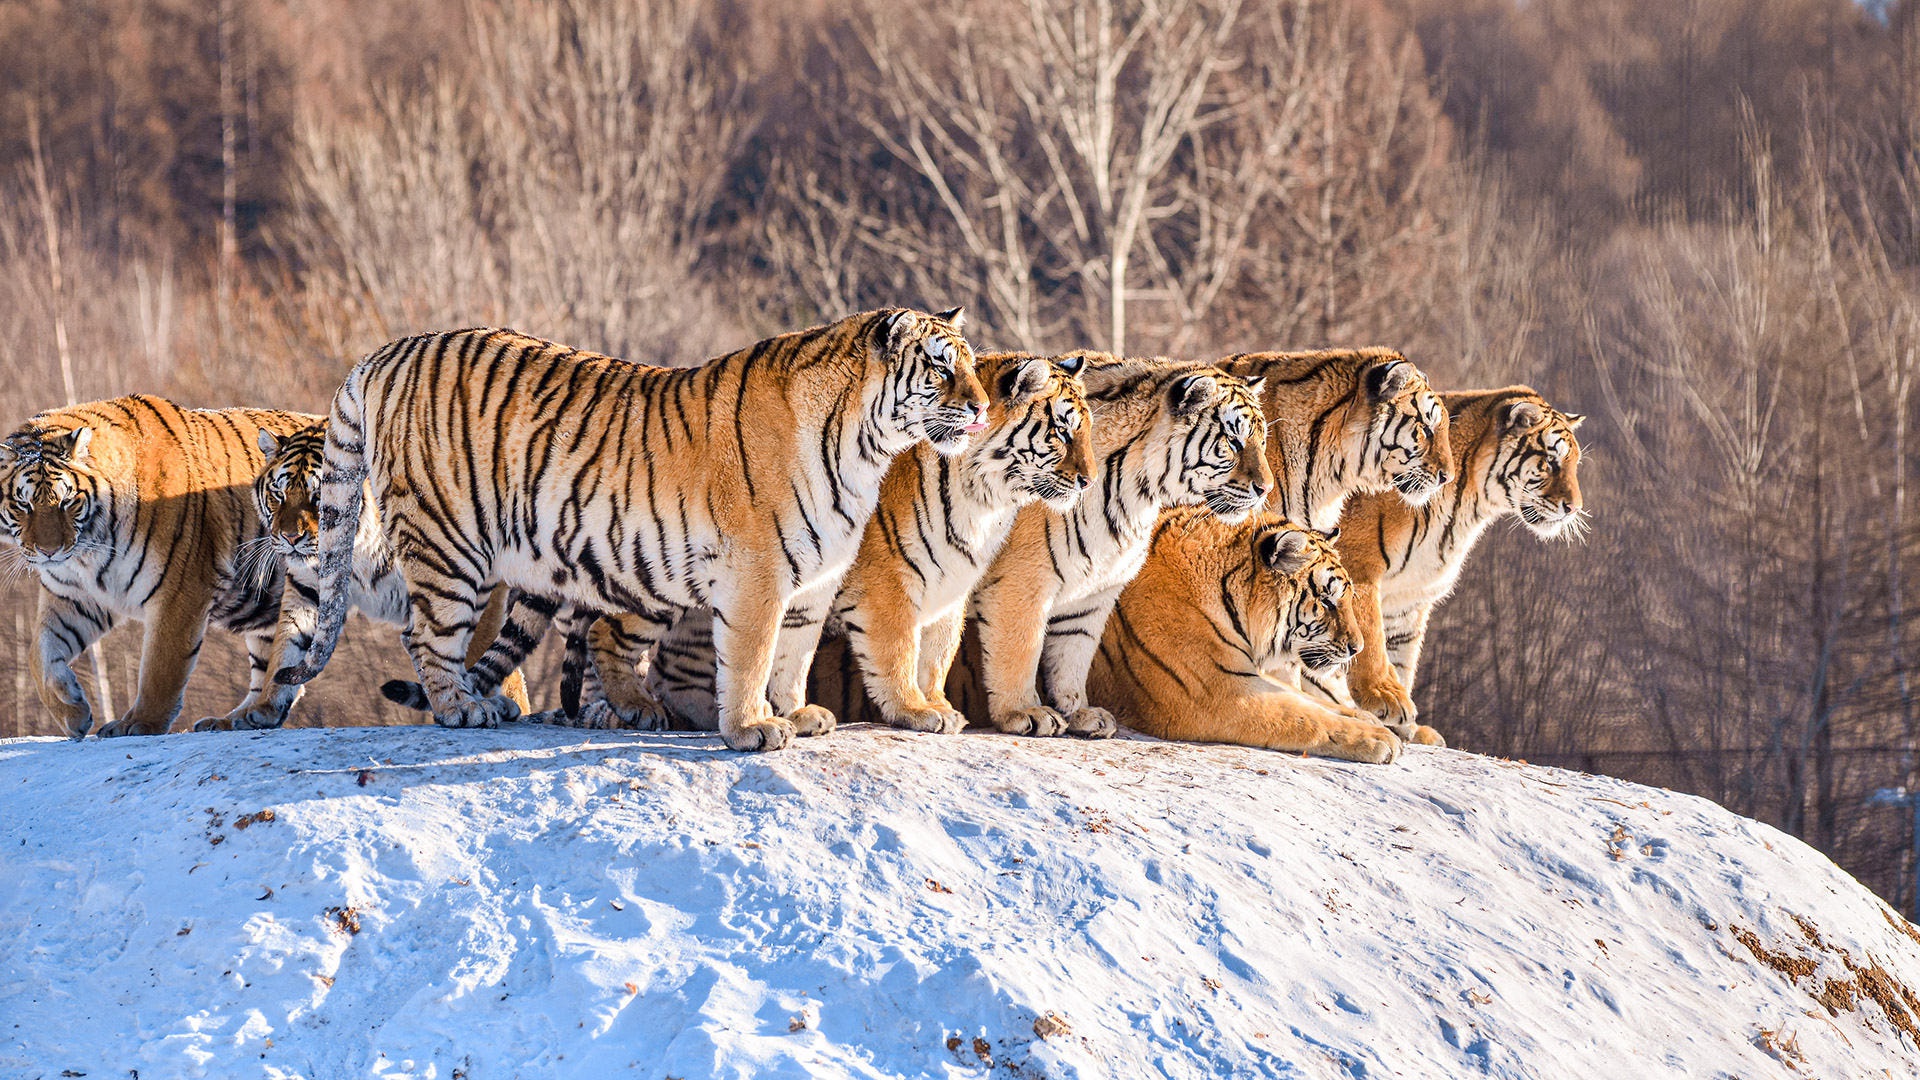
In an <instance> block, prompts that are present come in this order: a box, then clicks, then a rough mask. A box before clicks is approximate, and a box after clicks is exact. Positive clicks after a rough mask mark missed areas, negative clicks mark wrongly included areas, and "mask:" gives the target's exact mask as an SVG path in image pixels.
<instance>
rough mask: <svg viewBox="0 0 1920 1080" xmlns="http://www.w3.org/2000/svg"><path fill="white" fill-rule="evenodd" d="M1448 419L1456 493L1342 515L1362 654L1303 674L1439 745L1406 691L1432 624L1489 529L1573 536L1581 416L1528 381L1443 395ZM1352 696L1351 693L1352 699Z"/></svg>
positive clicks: (1371, 505) (1382, 500)
mask: <svg viewBox="0 0 1920 1080" xmlns="http://www.w3.org/2000/svg"><path fill="white" fill-rule="evenodd" d="M1440 398H1441V402H1442V404H1443V405H1445V407H1446V409H1447V411H1448V413H1449V414H1451V416H1452V427H1453V462H1452V464H1451V466H1450V471H1451V472H1452V473H1453V474H1454V475H1456V476H1458V477H1459V478H1460V479H1459V482H1458V483H1456V484H1455V485H1454V487H1453V490H1452V491H1451V492H1450V493H1448V494H1446V495H1444V496H1442V497H1441V498H1438V499H1433V500H1431V501H1429V502H1427V503H1425V504H1423V505H1421V506H1418V507H1408V506H1406V505H1405V504H1404V503H1403V502H1402V501H1401V500H1399V499H1397V498H1394V497H1392V496H1390V495H1362V496H1358V497H1356V498H1355V499H1354V500H1353V501H1352V502H1350V503H1348V504H1347V509H1346V512H1345V513H1344V514H1342V515H1341V518H1340V557H1341V559H1342V560H1343V561H1345V563H1346V566H1347V572H1348V573H1349V574H1351V575H1352V577H1353V608H1354V611H1355V613H1356V614H1357V616H1358V618H1359V620H1360V630H1361V633H1362V636H1363V638H1364V639H1365V641H1366V647H1365V648H1363V649H1362V650H1361V651H1360V655H1359V656H1358V657H1357V658H1355V660H1354V663H1353V666H1352V668H1350V669H1349V670H1348V671H1347V672H1346V675H1345V677H1344V678H1342V677H1341V676H1340V675H1339V673H1337V672H1328V673H1318V672H1316V673H1310V674H1309V675H1308V686H1309V688H1310V689H1312V690H1314V691H1315V692H1316V693H1318V694H1319V695H1320V696H1322V697H1323V698H1325V699H1326V700H1329V701H1339V702H1352V703H1356V704H1358V705H1359V707H1360V708H1363V709H1366V710H1368V711H1369V712H1373V713H1376V714H1378V715H1379V716H1380V717H1382V718H1383V719H1384V720H1385V722H1386V724H1387V726H1389V727H1391V728H1393V729H1394V730H1395V731H1397V732H1399V733H1400V734H1401V737H1403V738H1406V737H1409V736H1410V735H1411V736H1412V737H1414V738H1415V739H1416V741H1427V742H1435V743H1440V742H1443V740H1441V739H1440V737H1439V735H1438V734H1437V733H1434V732H1433V729H1432V728H1428V727H1425V726H1420V727H1418V728H1416V726H1415V718H1416V717H1417V716H1418V715H1419V712H1418V710H1417V709H1416V708H1415V707H1414V704H1413V698H1412V696H1411V694H1410V691H1411V690H1412V689H1413V677H1414V669H1415V667H1416V666H1417V665H1418V664H1419V662H1420V645H1421V642H1422V641H1423V640H1424V639H1425V637H1426V632H1427V617H1428V616H1429V615H1430V614H1432V612H1433V608H1434V605H1436V604H1438V603H1439V602H1440V601H1442V600H1444V599H1446V597H1447V594H1448V593H1450V592H1452V591H1453V586H1454V583H1455V582H1456V581H1458V580H1459V577H1460V569H1461V567H1462V566H1464V565H1465V564H1466V561H1467V554H1468V552H1470V551H1472V550H1473V545H1474V543H1475V542H1476V541H1478V540H1479V538H1480V534H1481V533H1483V532H1485V531H1486V528H1487V526H1488V525H1491V524H1492V523H1493V522H1495V521H1498V520H1499V519H1500V518H1502V517H1505V516H1507V515H1509V514H1511V515H1513V516H1515V517H1518V518H1519V519H1520V521H1521V523H1522V524H1524V525H1525V526H1526V527H1527V528H1528V529H1529V530H1531V531H1532V532H1533V533H1534V535H1536V536H1539V537H1542V538H1544V539H1552V538H1555V537H1562V536H1577V535H1579V533H1580V530H1581V528H1582V527H1583V526H1584V524H1585V520H1586V519H1585V511H1584V509H1583V503H1582V501H1581V498H1580V480H1579V476H1578V470H1579V466H1580V442H1579V440H1578V439H1577V438H1575V437H1574V431H1575V430H1576V429H1577V428H1579V426H1580V421H1581V420H1582V419H1584V418H1583V417H1581V416H1579V415H1578V414H1574V413H1562V412H1559V411H1558V410H1556V409H1554V408H1553V406H1551V405H1549V404H1547V402H1546V401H1545V399H1543V398H1541V397H1540V395H1538V394H1536V393H1534V392H1533V391H1532V390H1531V389H1529V388H1527V387H1524V386H1509V387H1507V388H1505V389H1502V390H1469V391H1463V392H1460V393H1451V394H1442V395H1440ZM1349 694H1351V696H1350V697H1349V696H1348V695H1349Z"/></svg>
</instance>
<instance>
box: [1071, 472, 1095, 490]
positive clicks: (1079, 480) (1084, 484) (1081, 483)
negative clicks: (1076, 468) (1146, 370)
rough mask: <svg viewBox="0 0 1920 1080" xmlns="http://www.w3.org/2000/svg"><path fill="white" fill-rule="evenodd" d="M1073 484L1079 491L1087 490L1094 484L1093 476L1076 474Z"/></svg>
mask: <svg viewBox="0 0 1920 1080" xmlns="http://www.w3.org/2000/svg"><path fill="white" fill-rule="evenodd" d="M1073 486H1074V488H1075V489H1076V490H1078V491H1085V490H1087V489H1088V488H1090V487H1092V486H1093V477H1091V476H1076V477H1074V478H1073Z"/></svg>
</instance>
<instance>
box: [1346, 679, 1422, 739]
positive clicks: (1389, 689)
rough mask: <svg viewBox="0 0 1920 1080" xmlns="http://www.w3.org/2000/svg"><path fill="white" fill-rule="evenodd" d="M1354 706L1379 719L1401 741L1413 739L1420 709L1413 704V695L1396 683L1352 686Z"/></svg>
mask: <svg viewBox="0 0 1920 1080" xmlns="http://www.w3.org/2000/svg"><path fill="white" fill-rule="evenodd" d="M1350 689H1351V690H1352V692H1353V701H1354V704H1356V705H1358V706H1360V708H1362V709H1364V710H1366V711H1367V712H1369V713H1371V714H1373V715H1374V716H1377V717H1379V718H1380V722H1381V723H1382V724H1385V725H1386V726H1387V727H1390V728H1392V729H1393V733H1394V734H1395V735H1398V736H1400V737H1401V738H1402V739H1411V738H1413V732H1414V728H1415V727H1417V726H1418V725H1419V720H1420V709H1419V707H1418V706H1416V705H1414V703H1413V695H1411V694H1409V693H1407V691H1406V690H1405V689H1404V688H1403V687H1401V686H1400V685H1399V684H1398V683H1396V682H1384V683H1380V684H1377V685H1373V686H1353V687H1350Z"/></svg>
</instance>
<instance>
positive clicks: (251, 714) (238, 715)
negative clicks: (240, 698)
mask: <svg viewBox="0 0 1920 1080" xmlns="http://www.w3.org/2000/svg"><path fill="white" fill-rule="evenodd" d="M286 719H287V718H286V717H284V716H281V715H279V714H277V713H275V712H274V711H273V710H272V709H235V710H233V711H232V712H230V713H228V714H227V715H225V716H209V717H207V718H205V719H203V720H197V721H195V722H194V725H193V730H195V731H262V730H265V729H267V728H277V727H279V726H280V725H281V724H283V723H285V722H286Z"/></svg>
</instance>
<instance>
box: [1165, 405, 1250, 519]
mask: <svg viewBox="0 0 1920 1080" xmlns="http://www.w3.org/2000/svg"><path fill="white" fill-rule="evenodd" d="M1265 387H1266V380H1265V379H1264V378H1260V377H1255V378H1252V379H1242V378H1239V377H1238V376H1234V375H1228V374H1227V373H1225V372H1223V371H1220V370H1218V369H1214V368H1207V369H1203V370H1201V371H1197V372H1195V373H1193V374H1191V375H1186V376H1183V377H1181V378H1179V379H1176V380H1174V382H1173V384H1172V388H1171V390H1170V393H1171V395H1172V410H1171V411H1172V416H1173V425H1174V426H1173V432H1172V438H1171V439H1169V440H1168V443H1167V454H1168V461H1167V465H1168V466H1169V469H1170V472H1171V474H1172V475H1173V476H1175V477H1177V478H1178V480H1177V481H1176V482H1178V483H1184V484H1185V487H1186V498H1185V499H1182V500H1177V501H1176V502H1175V503H1174V505H1187V506H1192V505H1197V504H1200V503H1205V504H1206V506H1207V508H1208V509H1209V510H1212V511H1213V512H1214V514H1215V515H1217V516H1218V517H1219V518H1220V520H1222V521H1225V522H1227V523H1229V524H1232V523H1235V522H1240V521H1244V520H1246V517H1247V515H1248V514H1251V513H1253V512H1254V511H1255V510H1257V509H1259V508H1260V506H1261V505H1262V504H1264V503H1265V502H1266V501H1267V493H1268V492H1270V491H1272V490H1273V470H1272V468H1271V467H1269V466H1268V465H1267V421H1266V417H1265V416H1263V415H1262V414H1261V412H1260V393H1261V391H1262V390H1263V389H1265Z"/></svg>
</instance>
